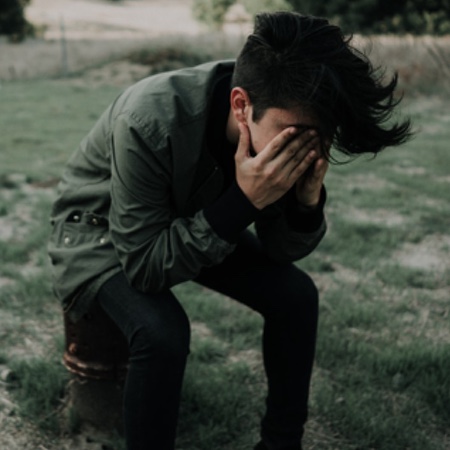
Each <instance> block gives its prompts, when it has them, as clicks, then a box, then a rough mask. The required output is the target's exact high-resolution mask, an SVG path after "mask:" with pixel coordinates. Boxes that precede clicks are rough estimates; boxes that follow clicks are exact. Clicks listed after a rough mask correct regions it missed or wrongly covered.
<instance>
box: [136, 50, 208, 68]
mask: <svg viewBox="0 0 450 450" xmlns="http://www.w3.org/2000/svg"><path fill="white" fill-rule="evenodd" d="M129 59H130V61H131V62H134V63H139V64H144V65H147V66H149V68H150V74H155V73H160V72H167V71H169V70H176V69H181V68H183V67H192V66H196V65H198V64H202V63H205V62H207V61H211V60H212V59H213V56H212V55H211V54H209V53H208V52H206V51H203V52H202V51H198V50H197V51H195V50H191V49H189V48H186V47H183V48H182V47H179V46H168V47H164V48H155V49H152V48H150V49H149V48H144V49H141V50H138V51H136V52H133V53H132V54H131V55H130V56H129Z"/></svg>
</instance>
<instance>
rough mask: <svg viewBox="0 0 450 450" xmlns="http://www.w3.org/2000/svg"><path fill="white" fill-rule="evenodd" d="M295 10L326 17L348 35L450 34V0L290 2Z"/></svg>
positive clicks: (302, 0) (307, 0)
mask: <svg viewBox="0 0 450 450" xmlns="http://www.w3.org/2000/svg"><path fill="white" fill-rule="evenodd" d="M287 1H288V2H289V3H290V4H291V5H292V7H293V8H294V10H296V11H299V12H302V13H304V14H312V15H315V16H323V17H327V18H330V19H332V20H333V21H335V22H336V23H338V24H339V25H341V26H342V28H343V29H344V31H345V32H347V33H349V32H359V33H365V34H370V33H412V34H437V35H444V34H447V33H449V31H450V16H449V11H450V1H449V0H433V1H427V0H400V1H391V0H359V1H355V2H348V1H346V0H334V1H329V2H317V1H315V0H287Z"/></svg>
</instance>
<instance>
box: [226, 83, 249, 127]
mask: <svg viewBox="0 0 450 450" xmlns="http://www.w3.org/2000/svg"><path fill="white" fill-rule="evenodd" d="M230 106H231V112H232V113H233V116H234V118H235V119H236V121H237V122H241V123H244V124H247V120H248V115H249V114H250V106H251V103H250V98H249V96H248V94H247V91H246V90H245V89H242V88H240V87H234V88H233V89H232V90H231V93H230Z"/></svg>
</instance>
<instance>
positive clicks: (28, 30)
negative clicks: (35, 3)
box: [0, 0, 34, 42]
mask: <svg viewBox="0 0 450 450" xmlns="http://www.w3.org/2000/svg"><path fill="white" fill-rule="evenodd" d="M29 3H30V0H2V2H1V3H0V35H1V34H4V35H7V36H9V39H10V40H11V41H14V42H19V41H22V40H23V39H25V38H26V37H27V36H33V35H34V27H33V25H31V24H30V23H29V22H28V21H27V20H26V18H25V13H24V9H25V7H26V6H27V5H28V4H29Z"/></svg>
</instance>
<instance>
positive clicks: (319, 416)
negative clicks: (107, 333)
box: [0, 80, 450, 450]
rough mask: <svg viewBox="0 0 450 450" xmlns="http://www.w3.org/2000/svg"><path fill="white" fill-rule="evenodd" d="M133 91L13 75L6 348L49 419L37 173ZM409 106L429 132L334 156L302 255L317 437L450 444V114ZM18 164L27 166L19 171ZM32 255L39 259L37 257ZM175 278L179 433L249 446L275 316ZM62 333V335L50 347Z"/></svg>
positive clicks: (337, 445) (5, 178) (4, 209)
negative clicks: (182, 319)
mask: <svg viewBox="0 0 450 450" xmlns="http://www.w3.org/2000/svg"><path fill="white" fill-rule="evenodd" d="M118 92H119V89H118V88H114V87H109V86H103V87H98V88H96V89H92V88H89V87H79V86H75V85H72V84H71V83H70V81H69V82H64V83H63V82H60V81H45V80H41V81H34V82H14V83H5V84H3V86H2V89H0V100H1V102H2V106H3V107H4V110H5V111H8V114H2V116H1V118H0V127H1V128H2V130H5V131H4V132H3V134H2V152H1V153H0V185H1V188H0V194H1V197H0V221H1V224H3V225H2V226H3V228H4V227H5V226H6V225H7V224H9V223H10V222H9V221H11V220H12V221H13V223H14V224H15V227H14V230H13V233H12V236H11V237H9V238H8V240H6V239H0V259H1V260H2V267H1V268H0V278H1V279H7V280H11V281H12V282H11V283H9V284H5V285H2V286H1V287H0V348H1V349H2V357H1V359H0V361H3V362H2V364H3V363H6V364H7V365H9V366H10V367H12V368H13V370H14V372H15V373H16V376H17V382H16V383H15V385H14V386H13V387H14V389H13V390H12V392H14V394H15V396H16V397H15V398H17V399H18V400H17V401H18V402H19V404H20V406H21V411H22V414H23V415H24V417H25V419H24V420H33V421H35V422H38V423H39V424H41V425H42V426H44V428H45V429H46V430H47V431H46V432H47V433H51V430H55V427H56V419H57V413H55V411H56V412H57V411H58V407H59V405H60V397H61V392H62V389H63V385H64V382H65V378H64V372H63V371H62V372H61V365H60V363H59V360H60V356H61V355H60V354H61V353H62V344H61V342H62V327H61V323H60V322H61V317H60V312H59V308H58V305H57V304H56V301H55V300H54V298H53V296H52V293H51V286H50V281H49V278H48V260H47V258H46V253H45V243H46V238H47V235H48V231H49V228H48V221H47V218H48V212H49V208H50V205H51V200H52V198H53V197H52V193H51V189H50V192H48V190H45V189H44V190H40V188H38V187H34V188H33V183H34V182H36V181H39V182H43V181H48V180H50V181H51V180H52V179H54V178H57V177H58V176H59V175H60V173H61V170H62V167H63V164H64V162H65V161H66V160H67V159H68V157H69V155H70V153H71V152H72V151H73V149H74V148H75V147H76V145H77V144H78V142H79V141H80V140H81V138H82V137H83V136H84V134H85V133H86V132H87V131H88V130H89V128H90V127H91V126H92V124H93V122H94V121H95V120H96V118H97V117H98V115H99V114H100V113H101V111H102V110H103V109H104V107H105V106H106V105H107V104H108V103H109V102H110V101H111V100H112V99H113V98H114V97H115V96H116V95H117V93H118ZM423 105H425V106H423ZM405 109H406V111H408V110H409V111H410V112H411V114H412V118H413V120H414V121H415V123H416V127H417V128H419V129H421V130H422V131H420V132H419V133H418V134H417V136H416V137H415V139H414V140H413V141H411V142H410V143H408V144H407V145H405V146H404V147H401V148H398V149H388V150H386V151H385V152H384V153H382V154H380V155H379V156H378V157H377V158H375V159H374V160H368V159H367V158H359V159H358V160H356V161H354V162H352V163H351V164H347V165H338V166H333V167H331V169H330V171H329V174H328V175H327V183H326V184H327V190H328V206H327V220H328V222H329V231H328V234H327V236H326V237H325V239H324V240H323V242H322V243H321V244H320V245H319V247H318V248H317V250H316V251H315V252H314V253H313V254H311V255H310V256H309V257H307V258H306V259H305V260H303V261H300V262H299V265H300V266H301V267H302V268H304V269H305V270H307V271H308V272H310V273H311V275H312V277H313V278H314V279H316V281H317V284H318V286H319V290H320V293H321V316H320V330H319V336H318V343H317V359H316V369H315V372H314V379H313V388H312V392H311V413H310V418H311V422H310V426H309V427H308V428H307V432H306V437H305V448H306V449H308V448H311V449H319V450H331V449H339V450H366V449H367V450H369V449H377V450H405V449H410V450H414V449H421V450H445V449H447V448H450V437H449V435H448V422H449V419H450V417H449V409H448V404H449V402H450V377H449V376H448V374H449V373H450V345H449V341H450V332H449V331H448V292H449V291H450V281H449V280H450V277H449V274H450V267H449V260H448V254H449V253H448V251H449V247H448V246H449V242H450V239H449V229H448V224H449V223H450V203H449V201H448V199H449V197H448V192H449V185H450V180H449V175H448V167H450V153H449V152H448V148H447V147H448V145H447V142H448V139H449V137H450V131H448V127H447V126H446V124H448V119H449V114H448V111H447V106H446V103H445V102H444V101H442V99H439V98H436V99H435V100H434V101H433V102H430V101H428V100H427V101H426V102H424V103H423V102H422V99H421V98H420V97H417V98H415V99H411V100H408V101H407V102H406V103H405ZM10 174H23V175H24V179H23V181H22V182H19V183H18V184H17V183H16V182H14V180H13V181H11V179H10ZM19 178H20V177H19ZM50 184H51V183H50ZM24 187H25V188H26V189H24ZM411 249H420V250H421V251H422V252H424V253H423V254H425V255H429V254H433V255H437V256H438V257H440V261H441V265H440V266H432V265H429V264H427V263H426V261H425V260H423V261H425V262H423V264H422V263H421V261H420V260H419V261H416V263H417V264H412V265H408V262H410V260H411V259H412V258H413V256H408V255H414V253H408V252H410V251H411ZM433 252H434V253H433ZM417 254H419V255H420V254H421V253H420V252H418V253H417ZM405 255H406V256H405ZM430 264H431V263H430ZM30 265H32V266H33V267H35V268H37V269H38V271H37V272H31V273H27V271H26V270H25V272H24V271H23V269H24V268H27V267H28V266H30ZM175 291H176V293H177V295H178V296H179V297H180V299H181V301H182V303H183V306H184V307H185V309H186V310H187V312H188V314H189V316H190V318H191V321H192V322H193V341H192V352H191V355H190V359H189V365H188V368H187V373H186V378H185V384H184V390H183V400H182V405H181V416H180V417H181V419H180V429H179V438H178V444H179V447H180V448H183V449H184V450H210V449H211V448H217V449H222V450H247V449H249V448H251V445H253V444H254V443H255V442H256V441H257V439H258V427H259V420H260V417H261V414H262V413H263V410H264V396H265V378H264V373H263V371H262V368H261V364H260V361H261V358H260V354H259V349H260V337H261V327H262V321H261V319H260V318H259V317H258V316H257V315H256V314H254V313H253V312H251V311H249V310H247V309H245V308H243V307H242V306H240V305H238V304H236V303H235V302H233V301H232V300H230V299H227V298H224V297H222V296H221V295H218V294H216V293H213V292H211V291H208V290H206V289H203V288H201V287H199V286H197V285H195V284H194V283H186V284H183V285H180V286H178V287H177V288H176V289H175ZM33 324H34V325H33ZM33 327H34V328H33ZM39 327H40V328H39ZM3 330H4V331H3ZM46 330H52V331H46ZM53 330H57V331H53ZM48 333H51V334H52V338H54V337H55V336H54V334H56V338H57V339H59V344H58V343H57V344H55V345H54V349H53V350H51V351H50V354H51V357H45V358H44V357H43V356H39V355H42V354H45V350H47V352H48V345H49V344H48V342H49V336H48ZM25 337H28V339H32V340H33V345H34V347H32V348H30V347H29V346H27V344H26V342H25V341H26V339H25ZM34 349H36V354H37V356H36V357H35V358H34V359H33V358H32V359H30V356H31V355H30V353H32V352H34ZM255 355H256V356H255ZM258 355H259V357H258ZM49 430H50V431H49ZM120 445H123V444H121V443H119V444H117V445H116V446H115V447H114V448H119V447H120Z"/></svg>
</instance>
